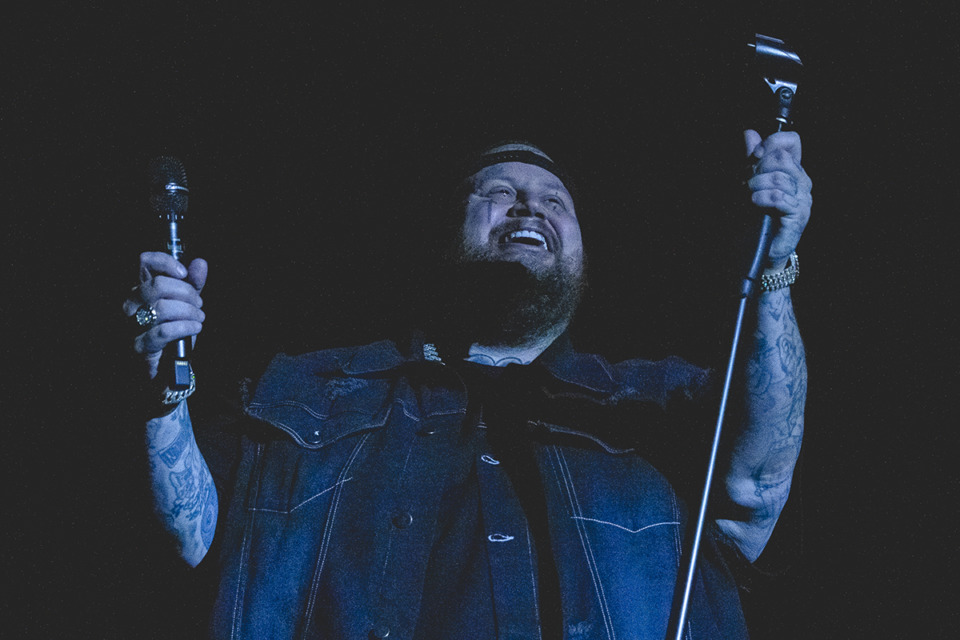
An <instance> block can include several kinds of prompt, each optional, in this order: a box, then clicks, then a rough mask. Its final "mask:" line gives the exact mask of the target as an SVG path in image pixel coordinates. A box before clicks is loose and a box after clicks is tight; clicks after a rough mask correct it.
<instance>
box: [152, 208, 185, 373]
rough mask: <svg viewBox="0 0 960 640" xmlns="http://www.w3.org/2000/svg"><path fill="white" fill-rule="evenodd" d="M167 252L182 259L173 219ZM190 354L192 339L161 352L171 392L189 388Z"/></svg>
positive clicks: (170, 225)
mask: <svg viewBox="0 0 960 640" xmlns="http://www.w3.org/2000/svg"><path fill="white" fill-rule="evenodd" d="M174 217H175V216H171V218H174ZM167 252H168V253H169V254H170V255H171V256H173V257H174V258H176V259H177V260H180V259H181V258H182V257H183V242H182V241H181V239H180V227H179V223H178V222H177V221H176V220H175V219H174V220H170V221H169V234H168V236H167ZM192 354H193V339H192V338H190V337H187V338H181V339H179V340H176V341H174V342H171V343H170V344H168V345H167V346H166V348H165V349H164V350H163V357H162V358H161V359H160V363H161V365H162V369H161V374H162V375H163V376H164V377H165V379H166V381H167V387H168V388H169V389H170V390H171V391H186V390H187V389H189V388H190V382H191V377H192V375H193V372H192V369H191V367H190V357H191V355H192ZM164 363H165V364H164Z"/></svg>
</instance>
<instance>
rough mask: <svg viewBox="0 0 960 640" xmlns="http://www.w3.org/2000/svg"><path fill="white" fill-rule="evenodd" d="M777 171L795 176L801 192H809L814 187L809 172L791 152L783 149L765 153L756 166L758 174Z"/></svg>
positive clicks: (794, 178)
mask: <svg viewBox="0 0 960 640" xmlns="http://www.w3.org/2000/svg"><path fill="white" fill-rule="evenodd" d="M776 172H780V173H785V174H787V175H788V176H790V177H791V178H793V180H794V181H795V182H796V185H797V190H798V191H799V192H804V191H807V192H809V191H810V190H811V189H813V182H812V181H811V180H810V177H809V176H808V175H807V172H806V171H804V169H803V167H802V166H800V165H799V164H797V162H796V160H794V157H793V156H792V155H791V154H790V153H789V152H787V151H784V150H782V149H781V150H775V151H773V152H767V153H766V154H764V156H763V159H762V160H761V161H760V162H759V163H758V165H757V167H756V175H762V174H766V173H776Z"/></svg>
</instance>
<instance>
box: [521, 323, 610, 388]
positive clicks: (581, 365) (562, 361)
mask: <svg viewBox="0 0 960 640" xmlns="http://www.w3.org/2000/svg"><path fill="white" fill-rule="evenodd" d="M534 364H539V365H540V366H542V367H543V368H544V369H546V370H547V371H548V372H550V374H551V375H552V376H553V377H554V378H556V379H558V380H560V381H562V382H566V383H568V384H572V385H575V386H578V387H581V388H583V389H586V390H588V391H594V392H597V393H613V392H614V391H616V390H617V382H616V380H615V379H614V377H613V372H612V371H611V369H610V366H609V364H608V363H607V361H606V360H605V359H603V358H602V357H600V356H598V355H596V354H593V353H579V352H577V351H574V349H573V344H572V343H571V341H570V334H569V333H568V332H566V331H564V332H563V333H562V334H560V336H559V337H558V338H557V339H556V340H554V341H553V344H551V345H550V346H549V347H548V348H547V350H546V351H544V352H543V353H542V354H540V357H539V358H537V359H536V360H535V361H534Z"/></svg>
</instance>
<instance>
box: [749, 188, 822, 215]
mask: <svg viewBox="0 0 960 640" xmlns="http://www.w3.org/2000/svg"><path fill="white" fill-rule="evenodd" d="M750 199H751V200H752V201H753V203H754V204H755V205H757V206H758V207H764V208H766V209H770V210H771V211H770V212H771V213H772V212H774V211H776V212H779V213H781V214H784V215H788V216H797V217H802V218H806V217H807V216H809V214H810V206H811V204H812V202H813V198H811V197H810V195H809V194H802V195H800V196H794V195H790V194H789V193H784V192H783V191H780V190H779V189H764V190H762V191H754V192H753V193H752V194H751V196H750Z"/></svg>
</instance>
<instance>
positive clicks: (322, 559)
mask: <svg viewBox="0 0 960 640" xmlns="http://www.w3.org/2000/svg"><path fill="white" fill-rule="evenodd" d="M370 435H371V434H369V433H367V434H365V435H364V436H363V438H362V439H361V440H360V442H358V443H357V446H356V447H355V448H354V450H353V453H352V454H351V455H350V458H349V459H348V460H347V463H346V464H345V465H344V466H343V470H342V471H340V477H341V478H342V477H343V476H345V475H346V474H347V472H348V471H349V470H350V467H352V466H353V463H354V461H356V459H357V456H358V455H359V454H360V450H361V449H362V448H363V445H364V444H366V442H367V440H368V439H369V438H370ZM344 482H345V480H341V479H339V478H338V479H337V483H336V484H335V485H334V487H335V488H336V492H335V493H334V495H333V498H331V499H330V515H329V516H328V517H327V522H326V523H325V524H324V531H323V538H322V539H321V541H320V556H319V557H318V558H317V563H318V564H317V568H316V571H315V572H314V574H313V580H312V584H311V585H310V599H309V600H308V601H307V609H306V611H305V612H304V619H305V623H304V626H303V633H304V636H306V633H307V629H309V627H310V620H311V618H312V617H313V607H314V605H315V604H316V601H317V588H318V586H319V582H320V576H321V575H322V574H323V567H324V565H326V562H327V550H328V549H329V547H330V537H331V536H332V535H333V524H334V522H335V521H336V519H337V509H338V507H339V506H340V496H341V495H343V483H344Z"/></svg>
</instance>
